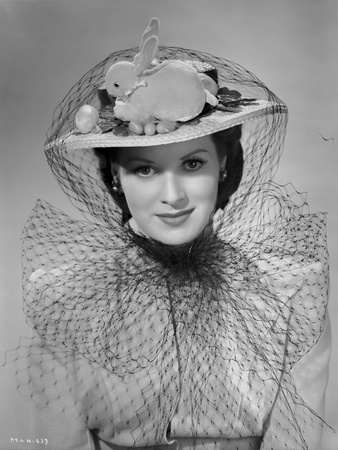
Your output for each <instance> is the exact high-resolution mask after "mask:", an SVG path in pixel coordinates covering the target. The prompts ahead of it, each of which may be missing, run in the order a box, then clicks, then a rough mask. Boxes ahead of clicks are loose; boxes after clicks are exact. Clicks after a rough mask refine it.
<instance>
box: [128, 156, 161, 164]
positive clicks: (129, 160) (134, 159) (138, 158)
mask: <svg viewBox="0 0 338 450" xmlns="http://www.w3.org/2000/svg"><path fill="white" fill-rule="evenodd" d="M133 161H142V162H145V163H148V164H155V162H154V161H151V160H150V159H146V158H141V157H139V156H134V157H132V158H130V159H128V161H127V162H128V163H130V162H133Z"/></svg>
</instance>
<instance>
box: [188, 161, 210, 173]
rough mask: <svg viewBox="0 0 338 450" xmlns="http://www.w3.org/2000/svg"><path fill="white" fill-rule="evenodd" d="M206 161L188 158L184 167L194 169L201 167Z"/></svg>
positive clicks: (189, 169)
mask: <svg viewBox="0 0 338 450" xmlns="http://www.w3.org/2000/svg"><path fill="white" fill-rule="evenodd" d="M205 163H206V161H204V160H201V159H188V160H187V161H185V162H184V169H185V170H188V171H194V170H199V169H201V168H202V167H203V166H204V164H205Z"/></svg>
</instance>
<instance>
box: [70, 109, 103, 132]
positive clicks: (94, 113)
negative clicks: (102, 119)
mask: <svg viewBox="0 0 338 450" xmlns="http://www.w3.org/2000/svg"><path fill="white" fill-rule="evenodd" d="M98 121H99V112H98V110H97V109H96V108H94V106H91V105H83V106H81V108H80V109H79V110H78V112H77V113H76V116H75V124H76V127H77V129H78V130H79V131H80V133H82V134H87V133H90V132H91V131H92V130H93V129H94V128H95V127H96V125H97V123H98Z"/></svg>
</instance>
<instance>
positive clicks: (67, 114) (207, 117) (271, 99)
mask: <svg viewBox="0 0 338 450" xmlns="http://www.w3.org/2000/svg"><path fill="white" fill-rule="evenodd" d="M138 50H139V49H138V48H137V47H135V48H131V49H127V50H123V51H119V52H115V53H112V54H111V55H109V56H108V57H107V58H106V59H105V60H104V61H102V62H101V63H99V64H98V65H97V66H95V67H94V68H93V69H91V70H90V71H89V72H88V73H87V74H86V75H84V77H82V78H81V79H80V80H79V82H78V83H77V84H76V85H75V86H74V87H73V88H72V89H71V91H70V92H69V93H68V95H67V96H66V97H65V99H64V100H63V101H62V102H61V104H60V105H59V107H58V108H57V110H56V111H55V114H54V122H53V125H52V127H51V129H50V133H49V137H48V139H47V141H46V146H45V150H47V151H48V150H49V149H52V148H53V147H54V146H55V145H60V144H61V143H62V144H63V145H65V146H66V148H69V149H81V148H82V149H85V148H94V147H120V148H121V147H144V146H156V145H162V144H172V143H175V142H184V141H187V140H191V139H196V138H200V137H203V136H207V135H210V134H213V133H216V132H218V131H222V130H226V129H228V128H231V127H234V126H236V125H241V124H243V123H245V122H247V121H253V120H255V119H259V118H261V117H264V116H269V115H275V114H276V113H278V114H280V113H281V114H285V113H287V108H286V105H285V104H284V103H283V102H282V101H281V100H280V99H279V98H278V97H277V96H275V95H274V94H273V93H272V92H271V91H270V90H269V89H268V88H267V87H266V86H265V85H264V84H263V83H262V82H261V81H259V80H258V79H257V78H256V77H255V76H254V75H253V74H252V73H250V72H249V71H247V70H246V69H244V68H242V67H241V66H239V65H237V64H235V63H233V62H230V61H227V60H225V59H223V58H219V57H215V56H213V55H211V54H208V53H204V52H197V51H195V50H190V49H183V48H180V47H166V46H160V47H159V50H158V52H157V61H158V63H161V62H163V61H170V60H179V61H187V62H191V61H193V62H196V63H197V64H196V67H200V66H198V62H202V63H203V65H205V66H206V67H208V68H210V67H212V68H213V70H215V71H216V72H217V82H218V85H219V88H220V91H221V90H222V89H226V90H227V91H229V93H230V95H229V96H227V97H228V101H227V102H225V103H222V102H220V104H219V105H218V106H217V107H210V108H209V109H208V110H207V112H206V113H204V112H203V113H202V114H200V115H199V116H197V117H196V118H194V119H193V120H190V121H188V122H182V123H179V122H178V126H177V128H176V129H175V130H174V131H170V132H169V133H166V134H154V135H152V136H149V135H145V134H142V135H138V134H135V133H132V132H128V133H121V132H120V130H119V131H118V132H116V128H119V129H120V128H121V121H116V120H114V119H115V118H114V116H113V114H111V115H110V117H111V125H112V126H111V127H109V126H108V127H107V113H106V106H107V105H102V93H101V92H102V91H103V89H104V86H105V75H106V73H107V70H108V69H109V67H110V66H111V65H113V64H114V63H116V62H118V61H133V58H134V57H135V56H136V55H137V53H138ZM243 75H244V77H243ZM163 89H165V86H164V87H163ZM232 92H235V93H236V94H238V95H240V96H241V97H240V99H239V100H237V99H236V100H235V101H234V98H232V96H231V93H232ZM100 97H101V99H100ZM220 97H224V96H220ZM100 100H101V101H100ZM88 104H89V105H92V106H94V107H95V108H97V109H98V110H99V111H100V110H101V111H102V110H104V112H103V113H102V116H104V119H103V121H104V127H103V131H101V130H100V128H99V127H97V128H95V129H93V130H92V131H91V132H89V133H86V134H82V133H81V132H79V131H78V129H77V128H76V125H75V117H76V113H77V112H78V110H79V108H80V107H81V106H83V105H88ZM100 116H101V113H100ZM108 120H109V119H108ZM100 122H102V119H101V118H100V119H99V126H100ZM114 122H115V123H114ZM107 128H108V131H105V130H104V129H107ZM125 129H126V128H125Z"/></svg>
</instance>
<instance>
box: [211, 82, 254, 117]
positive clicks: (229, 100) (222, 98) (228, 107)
mask: <svg viewBox="0 0 338 450" xmlns="http://www.w3.org/2000/svg"><path fill="white" fill-rule="evenodd" d="M217 99H218V101H219V103H218V105H217V109H220V110H222V111H227V112H239V111H240V110H241V106H247V105H251V104H255V102H256V101H257V99H255V98H242V94H241V93H240V92H238V91H236V90H234V89H233V90H230V89H228V88H227V87H222V88H220V89H219V90H218V93H217Z"/></svg>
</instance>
